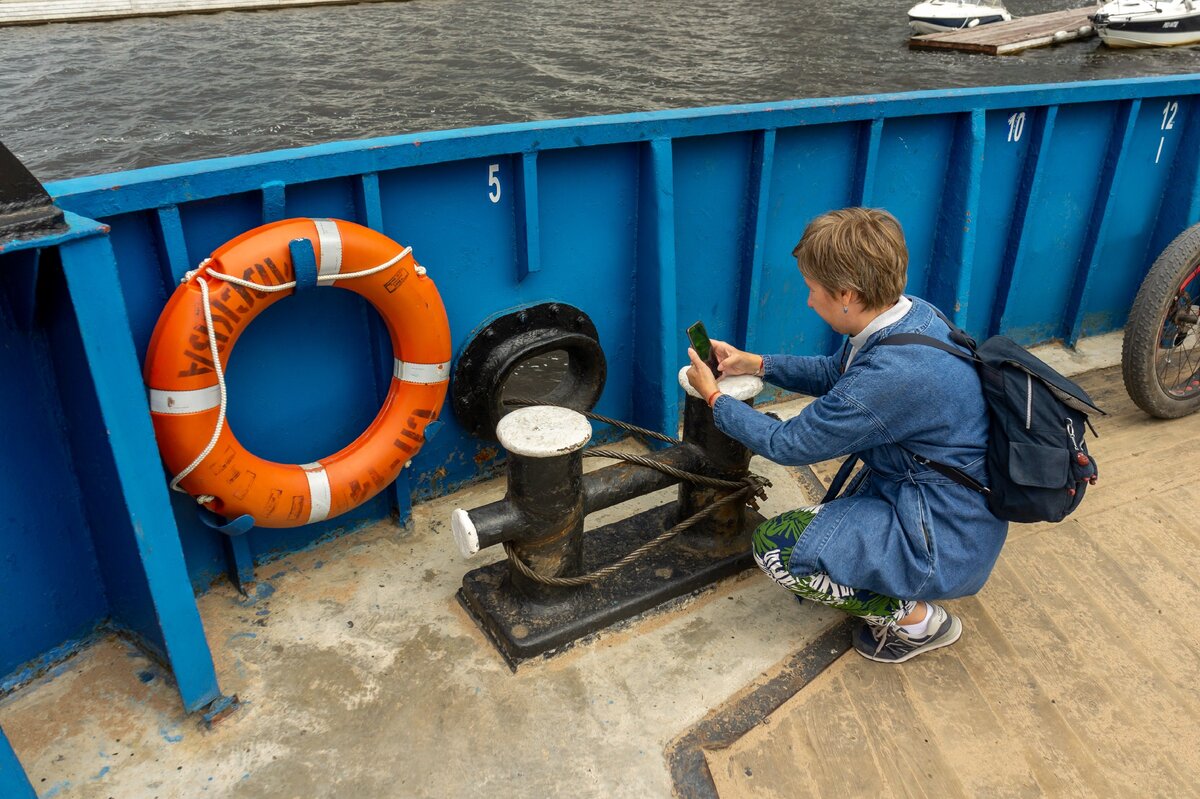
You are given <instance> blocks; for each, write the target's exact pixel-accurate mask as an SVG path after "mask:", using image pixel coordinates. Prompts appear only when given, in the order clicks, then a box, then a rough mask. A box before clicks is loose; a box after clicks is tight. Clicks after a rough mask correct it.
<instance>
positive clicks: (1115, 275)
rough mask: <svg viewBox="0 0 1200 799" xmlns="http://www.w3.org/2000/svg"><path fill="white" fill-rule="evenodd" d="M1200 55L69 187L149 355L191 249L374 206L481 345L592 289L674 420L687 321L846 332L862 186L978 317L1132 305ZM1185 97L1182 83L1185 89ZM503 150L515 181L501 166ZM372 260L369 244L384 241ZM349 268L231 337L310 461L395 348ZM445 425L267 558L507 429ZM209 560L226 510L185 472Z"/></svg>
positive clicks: (820, 338)
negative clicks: (833, 243) (493, 331)
mask: <svg viewBox="0 0 1200 799" xmlns="http://www.w3.org/2000/svg"><path fill="white" fill-rule="evenodd" d="M1197 93H1200V78H1198V77H1197V76H1184V77H1178V78H1155V79H1145V80H1131V81H1119V82H1095V83H1086V84H1067V85H1057V86H1032V87H1021V88H1015V89H1012V88H989V89H977V90H954V91H943V92H922V93H913V94H902V95H881V96H869V97H855V98H832V99H821V100H805V101H793V102H787V103H777V104H764V105H756V106H740V107H730V108H714V109H698V110H685V111H670V112H662V113H654V114H632V115H625V116H617V117H607V118H594V119H583V120H565V121H555V122H545V123H531V124H525V125H507V126H498V127H492V128H480V129H473V130H467V131H443V132H435V133H427V134H417V135H408V136H398V137H394V138H388V139H379V140H373V141H368V142H341V143H336V144H330V145H324V146H319V147H311V148H306V149H303V150H295V151H284V152H279V153H268V154H263V155H253V156H245V157H237V158H227V159H217V160H213V161H206V162H196V163H190V164H182V165H178V166H170V167H162V168H156V169H149V170H142V171H138V172H131V173H123V174H118V175H107V176H100V177H95V178H84V179H79V180H73V181H65V182H62V183H57V184H53V185H52V186H50V187H49V188H50V190H51V193H52V194H53V195H54V196H55V197H56V198H57V201H58V202H59V203H60V204H61V205H62V206H63V207H64V208H67V209H70V210H72V211H75V212H77V213H79V214H82V215H85V216H89V217H92V218H96V219H99V220H102V221H103V222H105V223H106V224H109V225H111V226H112V235H111V238H112V242H113V247H114V250H115V252H116V255H117V261H118V264H119V269H120V274H121V285H122V290H123V292H124V294H125V297H126V304H127V307H128V310H129V316H130V324H131V326H132V330H133V338H134V342H135V346H136V349H137V350H138V352H139V355H144V352H145V347H146V343H147V341H148V339H149V335H150V332H151V330H152V329H153V326H154V323H155V320H156V319H157V316H158V313H159V311H160V310H161V308H162V305H163V303H164V302H165V300H166V297H167V296H168V293H169V292H170V291H171V290H172V289H173V287H174V285H175V284H176V283H177V281H178V279H179V277H180V276H181V275H182V274H183V272H184V271H186V270H188V269H190V268H193V267H194V266H195V265H196V264H197V262H198V261H200V260H201V259H202V258H203V257H204V256H206V255H207V254H208V253H209V252H211V251H212V250H213V249H215V248H216V247H218V246H219V245H220V244H222V243H223V242H224V241H226V240H228V239H230V238H232V237H233V236H235V235H238V234H239V233H241V232H243V231H245V230H247V229H249V228H252V227H254V226H256V225H258V224H261V223H263V222H264V221H270V220H272V219H278V218H283V217H289V216H332V217H340V218H346V219H352V220H355V221H358V222H361V223H364V224H367V225H369V226H371V227H374V228H376V229H379V230H381V231H383V232H384V233H386V234H388V235H390V236H392V237H393V238H395V239H396V240H398V241H400V242H402V243H404V244H409V245H412V246H413V248H414V252H415V254H416V256H417V258H418V260H420V261H421V262H422V263H423V264H425V265H426V266H427V267H428V268H429V270H430V274H431V275H432V276H433V277H434V278H435V280H436V281H437V285H438V287H439V290H440V291H441V292H442V296H443V299H444V301H445V304H446V308H447V311H448V313H449V317H450V324H451V332H452V335H453V337H454V341H455V346H456V348H461V346H462V345H463V344H464V343H465V342H466V340H467V338H468V337H469V335H470V333H471V331H472V330H474V329H475V328H476V327H478V326H479V325H480V324H481V323H483V322H484V321H485V320H486V319H487V318H489V317H491V316H494V315H495V314H497V313H498V312H500V311H503V310H505V309H509V308H515V307H519V306H521V305H525V304H530V303H535V302H541V301H546V300H552V299H553V300H560V301H565V302H569V303H572V304H574V305H578V306H579V307H581V308H583V309H584V310H585V311H587V312H588V313H589V314H590V315H591V316H592V318H593V319H594V321H595V322H596V324H597V328H598V330H599V333H600V336H601V341H602V344H603V346H604V348H605V351H606V353H607V355H608V358H609V364H610V369H609V382H608V386H607V388H606V391H605V394H604V397H603V399H602V401H601V403H600V408H599V410H600V411H601V412H603V413H607V414H611V415H614V416H618V417H625V418H630V417H632V418H634V419H635V420H638V421H640V422H642V423H646V424H650V425H651V426H654V427H658V428H663V429H665V428H670V427H671V426H673V423H674V420H675V419H676V418H677V414H678V397H677V394H678V392H677V390H676V387H675V373H676V371H677V370H678V368H679V366H680V365H681V362H682V359H683V339H682V334H681V332H680V331H681V330H682V328H683V327H684V326H686V325H687V324H689V323H690V322H691V321H693V320H694V319H697V318H700V319H704V321H705V322H706V323H707V325H708V328H709V330H710V332H711V333H712V334H713V335H714V336H717V337H723V338H727V339H730V340H732V341H734V342H737V343H741V344H745V345H747V346H748V347H750V348H753V349H756V350H765V351H779V350H784V351H789V352H799V353H817V352H825V351H828V350H829V349H830V348H831V347H832V346H834V345H835V344H836V342H835V340H834V338H833V337H832V336H831V335H830V333H829V331H828V330H827V329H826V328H825V327H824V325H823V324H821V323H820V321H819V320H818V319H817V318H816V317H815V316H814V315H813V314H811V313H810V312H808V311H807V310H806V308H805V297H806V293H805V290H804V286H803V282H802V280H801V279H800V276H799V275H798V273H797V272H796V269H795V263H794V260H793V259H792V257H791V254H790V253H791V249H792V247H793V246H794V245H795V243H796V241H797V240H798V238H799V236H800V234H801V232H802V231H803V228H804V225H805V224H806V222H807V221H808V220H809V219H811V218H812V217H813V216H815V215H817V214H819V213H821V212H822V211H825V210H828V209H831V208H836V207H841V206H845V205H852V204H865V205H873V206H879V207H885V208H888V209H889V210H891V211H892V212H893V213H895V214H896V216H897V217H898V218H899V219H900V221H901V222H902V223H903V225H904V228H905V231H906V234H907V238H908V244H909V249H910V256H911V257H910V269H909V274H910V280H909V290H910V291H912V292H914V293H917V294H921V295H924V296H927V297H930V298H931V299H933V300H935V301H937V302H938V303H939V304H941V305H942V306H943V307H944V308H945V309H946V310H947V311H948V312H950V313H952V314H953V315H954V316H955V317H956V318H957V319H958V320H959V321H961V322H962V323H963V324H965V325H966V326H967V327H968V328H969V329H970V330H971V331H972V332H974V333H976V334H978V335H986V334H989V333H994V332H1004V333H1007V334H1009V335H1012V336H1014V337H1015V338H1017V339H1018V340H1020V341H1022V342H1024V343H1027V344H1032V343H1036V342H1040V341H1045V340H1048V339H1053V338H1063V339H1067V340H1070V341H1073V340H1074V339H1075V338H1077V337H1078V336H1079V335H1081V334H1085V333H1086V334H1090V333H1099V332H1103V331H1106V330H1111V329H1114V328H1116V327H1119V326H1120V325H1121V324H1122V323H1123V321H1124V319H1125V315H1126V313H1127V311H1128V307H1129V304H1130V301H1131V299H1132V296H1133V293H1134V291H1135V290H1136V287H1137V285H1138V283H1139V281H1140V279H1141V277H1142V275H1143V274H1144V273H1145V270H1146V268H1147V266H1148V264H1149V262H1150V260H1152V258H1153V256H1154V254H1155V253H1156V252H1157V251H1158V249H1160V248H1161V246H1162V245H1163V244H1165V242H1166V241H1167V240H1169V239H1170V237H1171V236H1173V235H1174V233H1175V232H1178V230H1180V229H1182V227H1184V226H1186V225H1187V224H1189V223H1191V222H1194V221H1196V220H1197V218H1200V193H1198V191H1197V156H1196V153H1197V151H1198V150H1200V120H1197V116H1198V115H1197V114H1196V113H1194V108H1195V107H1196V102H1195V96H1196V95H1197ZM1173 104H1174V105H1173ZM493 176H494V177H495V179H496V181H498V183H499V187H498V188H497V186H496V184H495V182H494V181H492V180H491V178H492V177H493ZM362 266H367V265H362ZM387 350H388V347H387V344H386V342H385V341H384V340H383V339H382V337H381V336H380V328H379V325H378V324H377V322H376V321H375V320H374V319H373V313H372V312H371V311H370V309H367V308H365V307H364V306H363V304H362V303H361V302H359V301H357V300H356V299H355V298H353V297H350V296H348V293H339V292H317V293H313V294H310V295H308V296H307V297H303V298H292V299H289V300H287V301H286V302H285V303H281V304H280V305H279V306H278V307H277V308H276V309H273V312H272V313H271V314H269V315H268V316H267V317H266V318H264V319H263V320H262V321H260V322H259V323H257V324H256V325H255V326H253V327H252V328H251V331H250V332H249V334H248V335H247V336H246V338H245V339H244V341H243V343H242V344H240V345H239V348H238V351H237V355H235V356H234V358H233V359H232V363H231V365H230V375H231V379H230V384H231V410H230V418H231V424H232V425H233V427H234V429H235V430H236V431H237V433H238V435H239V436H240V437H241V438H242V439H243V440H244V441H245V442H246V443H247V444H248V445H249V446H250V447H251V448H253V449H254V450H256V451H258V452H259V453H260V454H263V455H266V456H268V457H275V458H279V459H280V460H284V461H293V462H295V461H307V460H312V459H315V458H317V457H320V456H323V455H327V454H330V453H332V452H333V451H335V450H337V449H338V448H340V447H341V446H343V445H344V444H345V443H346V442H348V441H349V440H351V439H352V438H353V437H354V435H356V434H357V433H358V431H360V430H361V429H362V428H363V427H365V425H366V424H367V422H368V421H369V420H370V418H371V417H372V415H373V413H374V411H375V409H376V407H377V405H378V402H379V398H380V396H381V392H382V391H383V390H384V388H385V385H386V364H387V362H388V358H389V357H390V356H389V353H388V351H387ZM443 413H444V418H445V420H446V422H447V425H446V427H445V429H444V431H443V432H442V433H441V434H440V435H439V437H438V438H437V439H435V440H434V441H432V442H430V443H429V444H427V445H426V446H425V448H424V449H423V450H422V452H421V453H420V455H419V456H418V458H417V459H416V461H415V463H414V468H413V469H411V470H410V471H406V472H405V473H404V475H402V477H401V480H400V481H399V482H398V485H397V486H396V488H395V489H394V491H392V492H390V494H389V495H388V496H385V497H381V498H379V499H377V500H376V501H374V502H373V503H370V504H368V505H367V506H364V507H363V508H360V509H359V510H357V511H356V512H355V513H354V514H352V515H351V516H349V517H343V518H341V519H337V520H333V521H331V522H327V523H325V524H320V525H314V526H312V527H307V528H302V529H300V530H292V531H265V530H264V531H254V532H252V533H251V544H252V549H253V551H254V553H255V554H256V556H258V557H259V558H260V559H261V558H262V557H264V556H268V555H269V554H270V553H273V552H278V551H286V550H291V549H294V548H296V547H299V546H303V545H305V544H306V543H308V542H310V541H313V540H316V539H318V538H319V537H321V536H324V535H328V534H330V533H333V532H336V531H337V530H340V529H348V528H349V527H352V526H354V525H356V524H360V523H362V522H364V521H368V520H371V519H377V518H380V517H382V516H385V515H387V514H388V513H389V512H393V513H400V514H401V515H403V514H404V513H405V512H406V510H407V507H408V503H409V501H410V500H411V499H413V498H416V499H420V498H424V497H429V496H433V495H437V494H441V493H444V492H446V491H449V490H451V489H453V488H454V487H455V486H457V485H460V484H461V483H463V482H464V481H468V480H472V479H475V478H477V477H479V476H480V475H482V474H486V473H488V471H489V470H490V469H493V468H494V466H495V457H494V455H495V452H494V449H492V448H491V447H490V446H489V445H487V444H486V443H484V442H477V441H474V440H471V439H468V438H466V437H465V436H464V435H463V433H462V431H461V429H460V428H459V426H458V425H457V424H456V423H455V421H454V419H453V418H452V414H451V413H450V410H449V407H447V408H446V410H445V411H444V412H443ZM173 503H174V509H175V517H176V520H177V522H178V525H179V528H180V534H181V536H182V538H183V543H184V549H185V553H186V556H187V560H188V567H189V571H190V573H191V574H192V578H193V580H194V581H195V582H196V584H197V585H198V586H200V585H203V584H204V583H205V582H206V581H207V580H209V579H211V577H212V576H214V575H216V574H218V573H219V572H221V571H222V570H223V567H224V554H223V552H222V550H221V548H220V545H219V542H218V540H217V537H216V536H215V535H214V534H213V533H212V532H211V531H210V530H208V529H206V528H204V527H202V526H200V525H199V524H197V523H196V522H195V521H194V518H193V513H192V508H191V503H190V501H189V500H187V499H186V498H183V497H175V498H174V499H173Z"/></svg>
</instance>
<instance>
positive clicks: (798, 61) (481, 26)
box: [0, 0, 1200, 180]
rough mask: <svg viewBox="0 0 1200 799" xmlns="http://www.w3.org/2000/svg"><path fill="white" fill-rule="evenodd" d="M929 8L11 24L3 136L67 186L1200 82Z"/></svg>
mask: <svg viewBox="0 0 1200 799" xmlns="http://www.w3.org/2000/svg"><path fill="white" fill-rule="evenodd" d="M911 2H912V0H901V2H894V0H893V2H886V3H879V2H873V1H872V0H833V1H831V2H828V3H818V2H815V1H814V0H806V2H803V3H801V2H796V1H795V0H791V1H790V2H789V1H788V0H754V1H753V2H751V1H750V0H692V2H688V3H680V2H678V0H610V1H609V2H585V1H584V0H531V1H530V2H516V1H515V0H413V1H412V2H397V3H376V4H368V5H357V6H334V7H317V8H300V9H284V10H274V11H256V12H222V13H218V14H209V15H193V16H179V17H165V18H147V19H133V20H118V21H111V22H91V23H77V24H55V25H43V26H36V27H25V28H0V141H3V142H4V144H5V145H7V146H8V147H9V149H11V150H13V152H14V153H15V154H16V155H17V156H18V157H19V158H21V159H22V160H23V161H24V162H25V163H26V164H27V165H28V166H29V167H30V168H31V169H32V170H33V171H34V173H35V174H36V175H37V176H38V177H39V178H41V179H42V180H56V179H61V178H67V177H76V176H80V175H88V174H98V173H103V172H111V171H116V170H122V169H133V168H136V167H143V166H151V165H154V164H163V163H172V162H177V161H185V160H190V159H195V158H208V157H214V156H222V155H232V154H236V153H246V152H256V151H263V150H274V149H279V148H284V147H297V146H301V145H307V144H315V143H319V142H325V141H333V140H337V139H351V138H368V137H373V136H385V135H392V134H397V133H406V132H413V131H424V130H433V129H445V128H458V127H466V126H471V125H481V124H490V123H498V122H519V121H527V120H539V119H551V118H562V117H575V116H584V115H591V114H609V113H620V112H628V111H649V110H655V109H663V108H683V107H689V106H703V105H720V104H727V103H748V102H760V101H771V100H783V99H791V98H797V97H815V96H836V95H845V94H862V93H875V92H890V91H903V90H909V89H932V88H948V87H962V86H982V85H994V84H1022V83H1044V82H1057V81H1070V80H1095V79H1103V78H1118V77H1129V76H1138V75H1167V74H1179V73H1187V72H1196V71H1200V49H1198V48H1177V49H1170V50H1143V51H1115V50H1108V49H1106V48H1104V47H1103V46H1101V45H1100V44H1099V41H1098V40H1096V39H1092V40H1089V41H1086V42H1076V43H1069V44H1064V45H1062V46H1059V47H1053V48H1044V49H1040V50H1033V51H1028V52H1026V53H1025V54H1022V55H1018V56H1008V57H1003V58H997V57H991V56H975V55H964V54H958V53H920V52H910V51H909V50H908V49H907V47H906V45H905V42H906V38H907V35H908V29H907V25H906V24H905V11H906V10H907V8H908V7H909V5H911ZM1071 4H1072V3H1070V1H1069V0H1068V1H1067V2H1057V3H1055V2H1050V1H1049V0H1019V2H1018V0H1014V2H1012V3H1011V4H1010V6H1009V7H1010V10H1011V11H1012V12H1013V13H1014V14H1018V15H1023V14H1032V13H1039V12H1044V11H1051V10H1057V9H1062V8H1066V7H1070V5H1071Z"/></svg>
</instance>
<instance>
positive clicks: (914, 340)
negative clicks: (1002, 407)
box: [875, 309, 992, 497]
mask: <svg viewBox="0 0 1200 799" xmlns="http://www.w3.org/2000/svg"><path fill="white" fill-rule="evenodd" d="M935 310H936V309H935ZM938 316H942V314H941V312H940V311H939V312H938ZM942 320H943V321H946V324H947V325H950V331H951V335H953V334H954V332H959V333H961V332H962V331H959V330H958V328H956V327H955V326H954V325H952V324H950V322H949V321H947V320H946V317H944V316H942ZM962 335H963V336H965V337H966V339H967V341H969V342H970V345H969V346H970V347H971V350H972V351H971V353H970V354H968V353H965V352H963V351H962V350H960V349H959V348H958V347H954V346H951V345H950V344H947V343H945V342H944V341H938V340H937V339H936V338H933V337H932V336H923V335H921V334H920V333H897V334H896V335H894V336H888V337H887V338H882V339H880V340H879V341H876V342H875V344H876V346H878V345H880V344H891V345H898V344H921V345H923V346H926V347H933V348H934V349H938V350H941V351H942V352H948V353H950V354H951V355H953V356H955V357H958V358H962V359H963V360H964V361H970V362H971V363H976V364H978V363H983V361H982V360H980V358H979V356H978V355H976V354H975V352H974V350H975V347H974V344H975V342H974V340H972V339H971V338H970V337H969V336H966V334H965V333H963V334H962ZM963 346H968V345H967V344H964V345H963ZM901 449H903V450H904V451H905V452H907V453H908V454H909V455H911V456H912V459H913V460H914V461H916V462H917V463H919V464H921V465H922V466H928V467H929V468H930V469H933V470H934V471H935V472H938V473H939V474H941V475H942V476H943V477H949V478H950V479H951V480H953V481H954V482H956V483H958V484H959V485H960V486H963V487H965V488H969V489H971V490H972V491H978V492H979V493H980V494H983V495H984V496H985V497H986V496H988V495H989V494H991V493H992V491H991V489H990V488H988V487H987V486H985V485H983V484H982V483H980V482H979V481H978V480H976V479H975V478H974V477H971V475H969V474H967V473H966V472H964V471H962V470H960V469H956V468H954V467H953V466H947V465H946V464H944V463H938V462H937V461H932V460H930V459H929V458H926V457H925V456H924V455H918V454H917V453H915V452H913V451H912V450H910V449H909V448H908V447H904V446H902V447H901Z"/></svg>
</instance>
